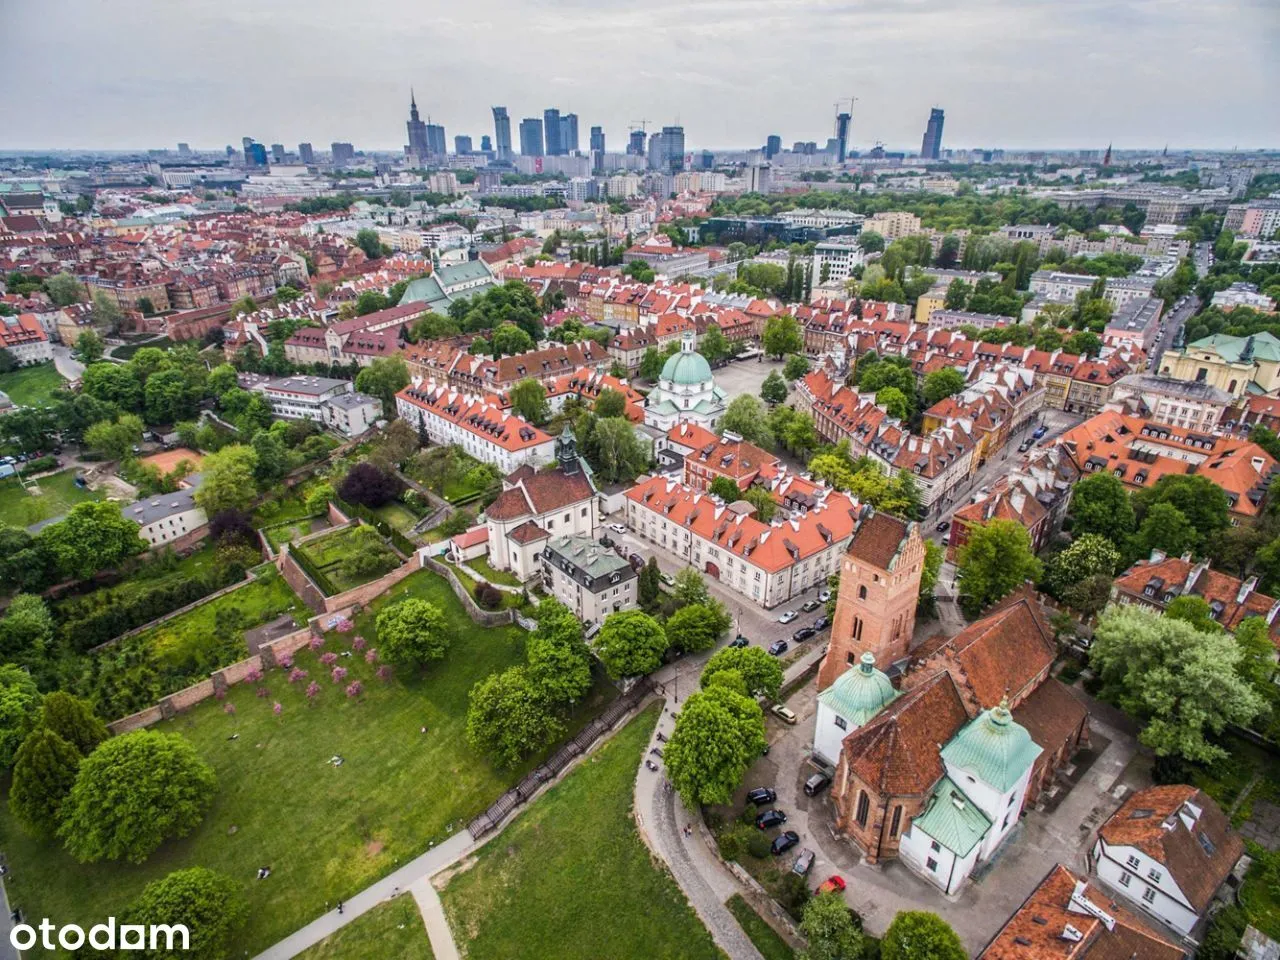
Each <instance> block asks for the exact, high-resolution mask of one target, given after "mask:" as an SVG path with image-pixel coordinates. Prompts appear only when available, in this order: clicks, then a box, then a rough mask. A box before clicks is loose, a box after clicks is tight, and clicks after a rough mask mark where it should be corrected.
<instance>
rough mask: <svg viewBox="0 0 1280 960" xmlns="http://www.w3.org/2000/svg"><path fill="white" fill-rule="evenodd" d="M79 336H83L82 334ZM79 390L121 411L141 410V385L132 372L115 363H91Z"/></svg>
mask: <svg viewBox="0 0 1280 960" xmlns="http://www.w3.org/2000/svg"><path fill="white" fill-rule="evenodd" d="M80 336H82V337H83V336H84V334H83V333H82V334H81V335H80ZM80 384H81V389H82V390H83V391H84V392H85V393H87V394H88V395H89V396H91V397H95V398H97V399H98V400H101V401H103V402H105V403H113V404H115V405H116V406H117V407H119V408H120V409H121V410H123V411H126V412H127V411H134V410H140V409H141V408H142V384H141V383H140V382H139V380H138V378H137V377H136V376H134V373H133V370H132V369H131V368H129V367H127V366H120V365H119V364H115V363H91V364H89V366H87V367H85V370H84V374H83V376H81V378H80Z"/></svg>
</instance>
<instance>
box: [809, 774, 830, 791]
mask: <svg viewBox="0 0 1280 960" xmlns="http://www.w3.org/2000/svg"><path fill="white" fill-rule="evenodd" d="M830 785H831V778H830V777H828V776H827V775H826V774H825V773H815V774H814V775H813V776H812V777H810V778H809V779H808V780H806V781H805V782H804V792H805V795H806V796H810V797H814V796H817V795H818V794H819V793H821V792H822V791H823V790H825V789H826V788H827V787H829V786H830Z"/></svg>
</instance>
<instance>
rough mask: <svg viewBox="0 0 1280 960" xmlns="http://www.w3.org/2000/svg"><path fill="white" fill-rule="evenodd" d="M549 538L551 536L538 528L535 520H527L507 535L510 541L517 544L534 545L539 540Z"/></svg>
mask: <svg viewBox="0 0 1280 960" xmlns="http://www.w3.org/2000/svg"><path fill="white" fill-rule="evenodd" d="M549 536H550V534H549V533H547V531H545V530H543V529H542V528H541V527H540V526H538V524H537V522H536V521H534V520H526V521H525V522H524V523H522V524H520V526H518V527H516V528H515V529H514V530H512V531H511V532H510V533H508V534H507V537H508V539H511V540H514V541H515V542H516V543H534V542H535V541H538V540H546V539H547V537H549Z"/></svg>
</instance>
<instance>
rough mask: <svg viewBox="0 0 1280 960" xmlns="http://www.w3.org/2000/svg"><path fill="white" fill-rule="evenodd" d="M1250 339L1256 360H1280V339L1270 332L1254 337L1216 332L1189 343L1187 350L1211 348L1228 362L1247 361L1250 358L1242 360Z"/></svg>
mask: <svg viewBox="0 0 1280 960" xmlns="http://www.w3.org/2000/svg"><path fill="white" fill-rule="evenodd" d="M1250 340H1252V341H1253V359H1254V360H1270V361H1280V340H1277V339H1276V338H1275V337H1274V336H1272V335H1271V334H1269V333H1255V334H1254V335H1253V336H1252V337H1233V336H1231V334H1229V333H1215V334H1213V335H1212V336H1209V337H1202V338H1201V339H1199V340H1196V341H1195V342H1193V343H1189V344H1187V350H1191V351H1194V350H1209V351H1212V352H1214V353H1216V354H1217V355H1218V356H1220V357H1221V358H1222V359H1223V360H1225V361H1226V362H1227V363H1240V362H1245V363H1247V362H1248V359H1247V358H1246V359H1244V360H1243V361H1242V359H1241V354H1243V353H1245V349H1246V346H1247V345H1248V343H1249V341H1250Z"/></svg>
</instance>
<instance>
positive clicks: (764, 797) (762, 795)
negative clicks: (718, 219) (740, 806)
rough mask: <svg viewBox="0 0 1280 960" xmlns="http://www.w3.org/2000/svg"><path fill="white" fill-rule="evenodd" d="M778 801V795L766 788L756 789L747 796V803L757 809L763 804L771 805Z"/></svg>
mask: <svg viewBox="0 0 1280 960" xmlns="http://www.w3.org/2000/svg"><path fill="white" fill-rule="evenodd" d="M777 799H778V795H777V794H776V793H774V792H773V791H772V790H770V789H769V788H768V787H756V788H755V789H754V790H752V791H751V792H750V793H748V794H747V803H750V804H754V805H755V806H757V807H763V806H764V805H765V804H769V803H773V801H775V800H777Z"/></svg>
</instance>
